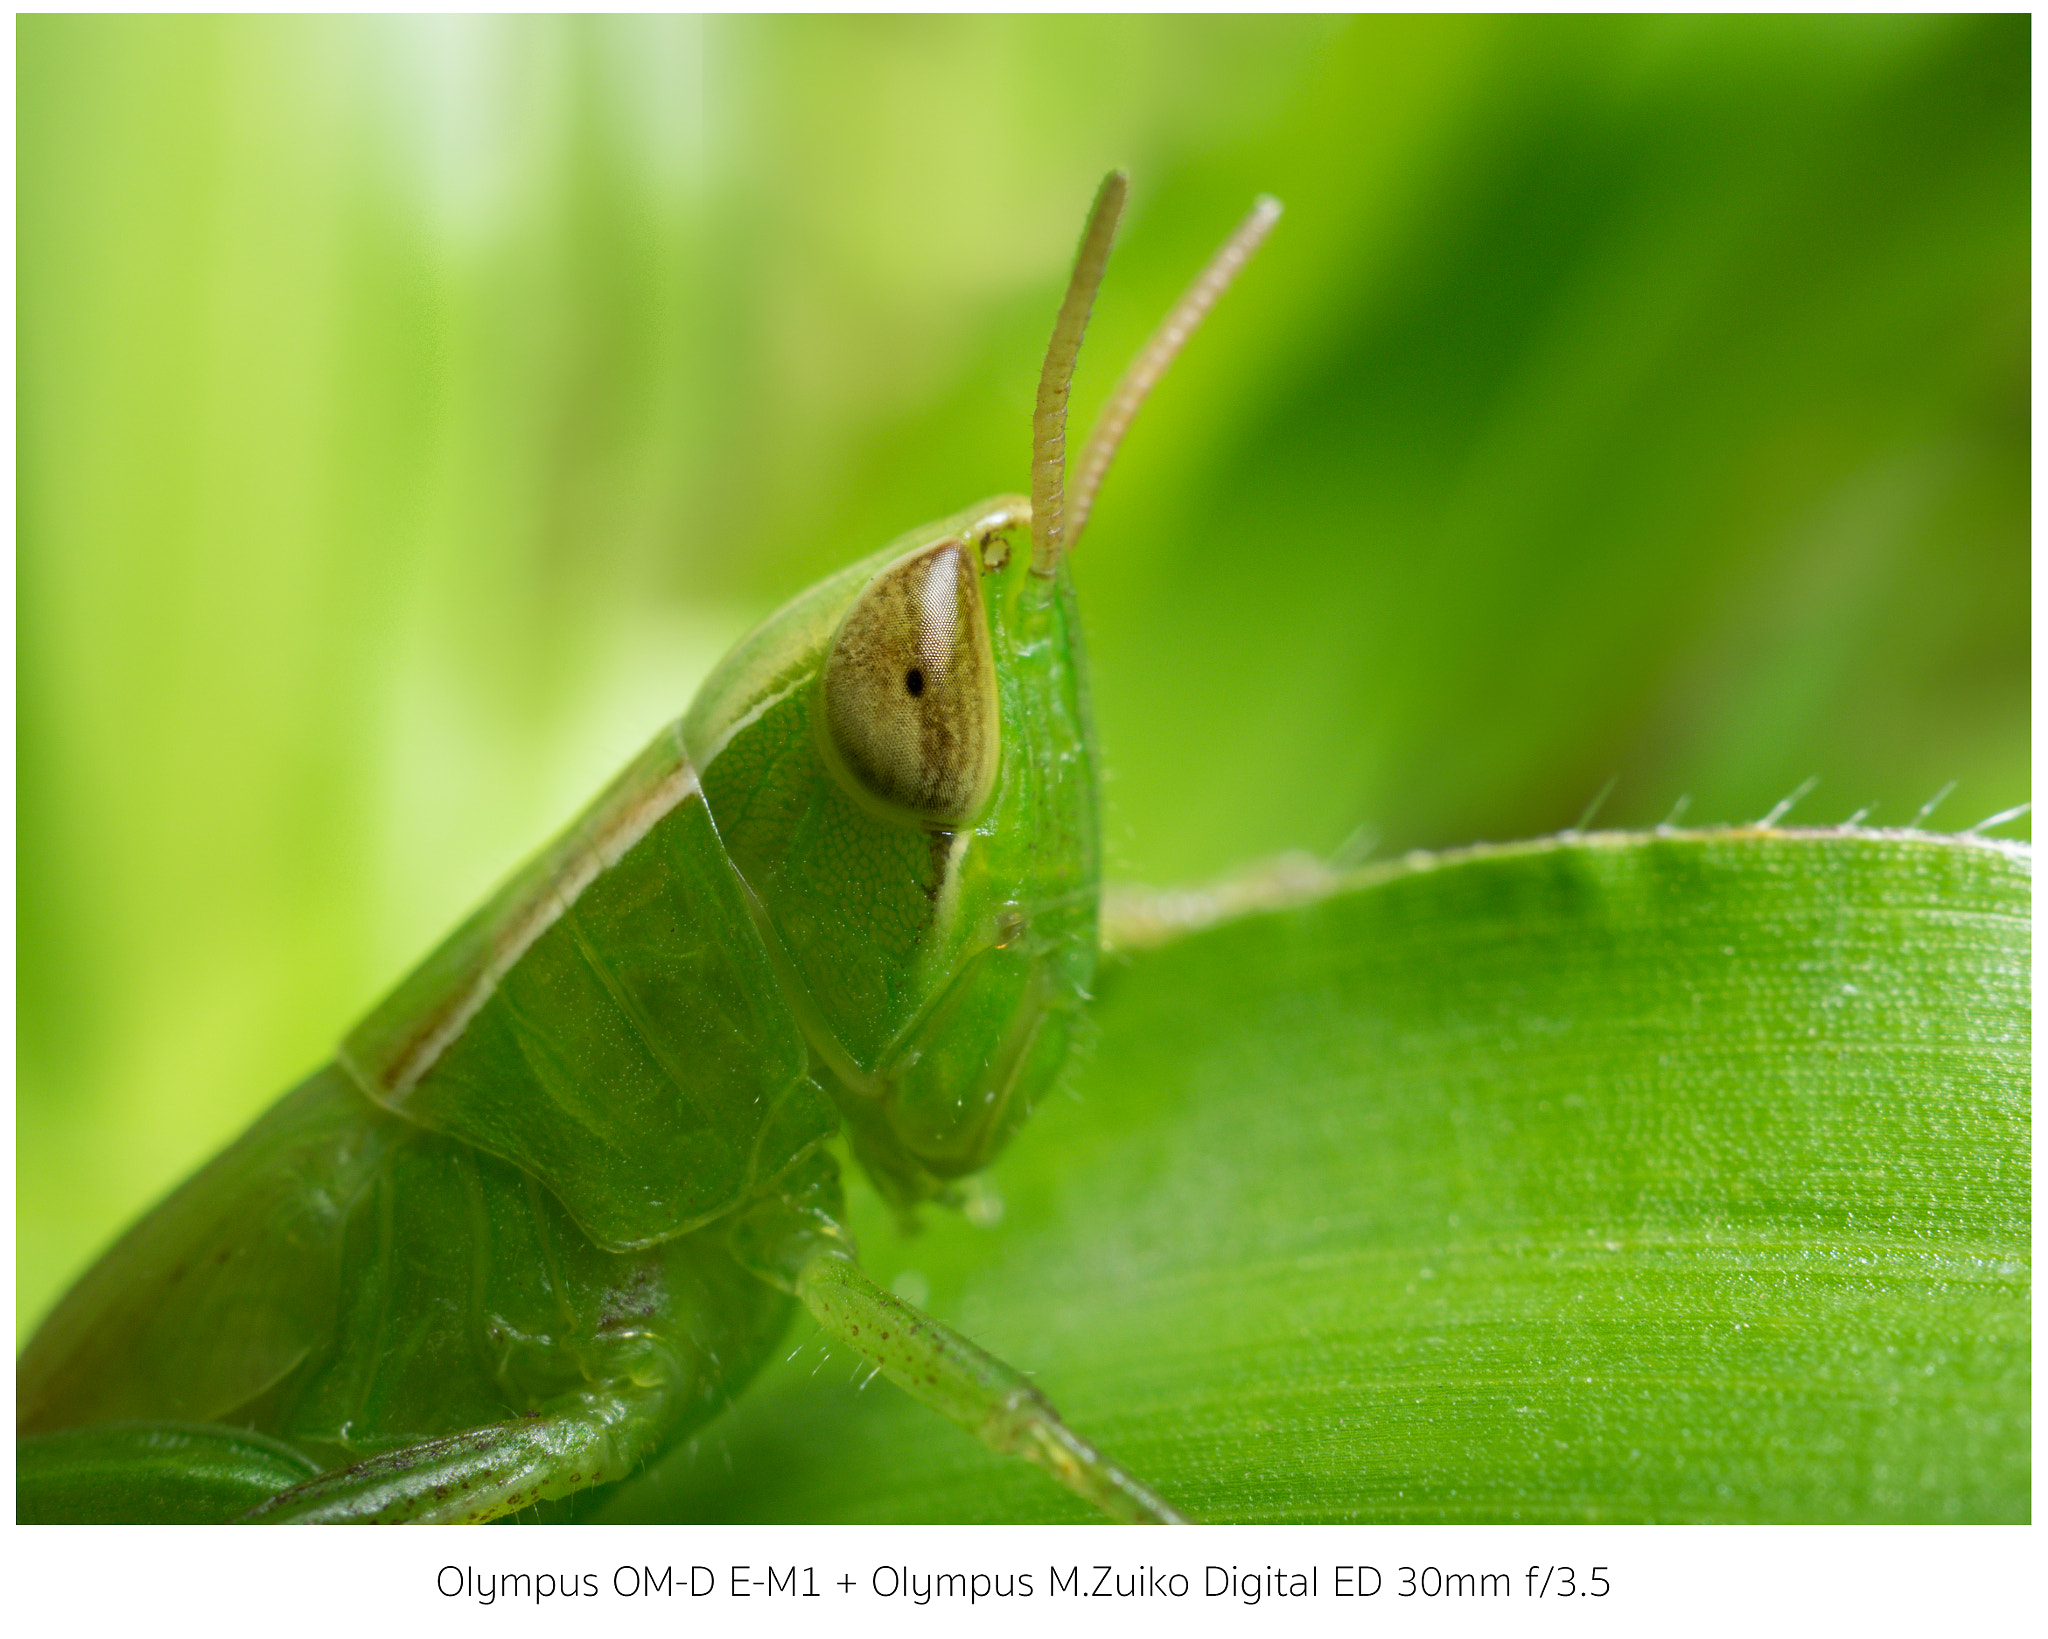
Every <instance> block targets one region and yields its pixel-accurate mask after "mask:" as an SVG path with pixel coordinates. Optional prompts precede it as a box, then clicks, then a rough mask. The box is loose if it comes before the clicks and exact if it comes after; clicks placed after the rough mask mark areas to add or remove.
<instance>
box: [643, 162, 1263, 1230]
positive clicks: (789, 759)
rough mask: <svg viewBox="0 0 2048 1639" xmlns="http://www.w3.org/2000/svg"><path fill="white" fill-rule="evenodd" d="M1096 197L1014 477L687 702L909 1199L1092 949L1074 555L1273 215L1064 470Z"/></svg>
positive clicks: (1028, 1067) (1240, 244) (970, 1135)
mask: <svg viewBox="0 0 2048 1639" xmlns="http://www.w3.org/2000/svg"><path fill="white" fill-rule="evenodd" d="M1123 197H1124V179H1123V176H1122V174H1121V173H1120V172H1117V173H1112V174H1111V175H1110V177H1109V178H1108V179H1107V180H1106V181H1105V182H1104V183H1103V186H1102V190H1101V192H1100V193H1099V194H1098V195H1097V197H1096V201H1095V208H1094V210H1093V212H1092V213H1091V215H1090V217H1089V220H1088V226H1087V229H1086V231H1085V232H1084V234H1083V236H1082V242H1081V250H1080V254H1079V256H1078V258H1077V260H1076V265H1075V269H1074V276H1073V279H1072V282H1071V283H1070V284H1069V287H1068V290H1067V295H1066V299H1065V301H1064V302H1063V303H1062V304H1061V308H1060V313H1059V318H1058V320H1057V322H1056V323H1055V326H1054V329H1053V338H1052V344H1051V346H1050V348H1049V349H1048V351H1047V355H1046V362H1045V369H1044V373H1043V375H1042V377H1041V379H1040V383H1039V392H1038V409H1037V414H1036V416H1035V418H1034V422H1033V460H1032V498H1031V499H1030V500H1029V501H1026V500H1024V499H1022V498H1021V497H1017V496H1001V497H997V498H996V499H994V500H991V501H986V502H983V503H982V504H981V505H980V506H978V507H972V508H970V509H968V510H967V511H966V512H962V513H959V514H957V515H956V516H954V517H951V518H947V519H942V520H941V521H940V522H938V523H935V524H931V525H928V526H926V527H925V528H923V529H919V530H913V531H912V532H911V533H910V534H908V535H905V536H903V537H901V538H900V539H898V540H896V541H894V542H892V543H891V544H890V545H889V546H887V547H885V548H883V550H882V551H880V552H878V553H876V554H875V555H874V556H873V557H871V558H868V559H865V560H864V561H862V562H860V563H857V564H855V565H853V566H852V567H851V568H850V569H848V570H846V571H844V572H842V573H841V574H839V575H836V576H834V577H833V578H832V579H830V580H828V581H825V582H824V583H822V584H821V585H819V586H817V587H814V588H813V589H812V590H811V591H810V592H808V593H806V594H804V596H803V597H801V598H799V599H797V600H796V601H795V602H794V603H792V604H790V605H789V606H788V607H787V608H785V609H784V610H783V611H782V612H781V613H780V614H778V615H776V616H774V617H772V618H771V619H770V620H769V621H768V622H767V624H765V625H764V626H762V627H761V628H760V629H759V630H758V631H756V632H755V633H754V635H753V636H752V637H750V638H748V639H746V640H745V641H744V642H742V643H741V644H740V645H739V647H738V648H736V649H735V650H734V651H733V653H732V654H731V655H729V656H728V657H727V658H726V660H725V662H724V663H723V664H722V665H721V666H720V667H719V669H718V670H717V671H716V672H714V673H713V674H712V676H711V678H710V679H709V681H707V683H706V684H705V686H704V689H703V691H702V693H700V694H699V696H698V698H697V701H696V702H695V704H693V705H692V706H691V708H690V711H689V713H688V715H687V716H686V717H685V718H684V722H683V736H684V743H685V745H686V747H687V749H688V751H689V755H690V758H691V761H692V762H693V763H694V764H695V765H696V767H697V770H698V774H699V778H700V779H701V781H702V783H703V788H704V794H705V800H706V803H707V805H708V807H709V809H710V812H711V815H712V818H713V821H714V823H715V824H716V825H717V827H718V831H719V835H720V838H721V840H722V841H723V842H724V844H725V847H726V850H727V852H728V854H729V856H730V858H731V859H732V862H733V864H734V865H735V867H736V868H737V869H738V871H739V873H740V875H741V877H742V878H743V879H744V881H745V882H746V884H747V886H748V888H749V889H750V890H751V895H750V899H751V904H752V906H753V907H754V909H755V911H756V919H757V922H758V924H759V927H760V930H761V932H762V934H763V937H764V940H765V942H766V943H767V945H768V948H769V954H770V958H771V960H772V961H773V962H774V963H775V965H776V967H777V969H778V971H779V972H780V973H781V975H782V978H783V982H784V990H785V992H786V994H787V995H788V997H789V1000H790V1005H791V1007H792V1009H793V1011H794V1012H795V1013H796V1015H797V1017H798V1019H799V1020H800V1022H801V1023H802V1025H803V1028H804V1032H805V1035H806V1037H807V1038H808V1039H809V1041H810V1043H811V1047H812V1053H813V1058H814V1062H815V1064H816V1067H817V1069H818V1071H819V1072H820V1079H821V1080H823V1081H824V1082H826V1083H827V1085H828V1086H829V1088H830V1090H831V1091H832V1093H833V1096H834V1098H835V1099H836V1100H837V1102H838V1104H839V1107H840V1110H841V1112H842V1114H843V1115H844V1116H845V1118H846V1121H847V1124H848V1128H849V1130H850V1132H851V1135H852V1139H853V1144H854V1148H855V1150H856V1152H857V1153H858V1154H859V1155H860V1157H861V1159H862V1161H863V1162H864V1163H865V1165H866V1166H867V1168H868V1170H869V1172H870V1173H871V1174H872V1175H873V1176H874V1178H875V1181H876V1183H877V1184H878V1185H879V1186H880V1187H881V1189H882V1191H883V1193H884V1194H885V1195H887V1196H889V1197H890V1199H891V1200H892V1201H894V1202H895V1203H896V1204H897V1206H898V1207H899V1208H903V1209H907V1208H908V1207H910V1206H911V1205H912V1204H914V1203H915V1202H916V1201H919V1200H922V1199H926V1198H929V1197H932V1196H935V1195H938V1194H940V1193H942V1192H943V1190H944V1189H945V1187H946V1183H947V1181H948V1180H950V1179H953V1178H957V1177H960V1176H962V1175H963V1174H966V1173H969V1172H973V1171H975V1170H977V1169H978V1168H980V1167H982V1166H984V1165H986V1164H987V1163H988V1161H989V1160H990V1159H992V1158H993V1157H994V1155H995V1154H996V1152H997V1151H998V1150H999V1149H1000V1148H1001V1147H1002V1144H1003V1142H1004V1141H1005V1140H1006V1139H1007V1137H1008V1136H1009V1134H1010V1133H1011V1132H1012V1131H1013V1130H1014V1129H1015V1128H1016V1126H1017V1124H1018V1123H1019V1122H1021V1121H1022V1120H1023V1118H1024V1116H1025V1115H1026V1114H1028V1113H1029V1111H1030V1109H1031V1107H1032V1104H1033V1103H1034V1101H1035V1100H1036V1099H1037V1097H1038V1096H1039V1095H1040V1094H1041V1093H1043V1092H1044V1091H1045V1089H1046V1088H1047V1087H1048V1086H1050V1085H1051V1083H1052V1081H1053V1079H1054V1077H1055V1076H1057V1075H1058V1073H1059V1070H1060V1066H1061V1065H1062V1063H1063V1062H1064V1061H1065V1058H1066V1053H1067V1047H1068V1042H1069V1040H1070V1038H1071V1036H1072V1034H1073V1030H1074V1027H1075V1024H1076V1021H1077V1020H1078V1018H1079V1015H1080V1012H1081V1009H1082V1007H1083V1005H1084V1003H1085V1001H1086V999H1087V994H1088V986H1089V984H1090V982H1091V980H1092V978H1093V975H1094V970H1095V953H1096V904H1097V898H1098V893H1099V875H1098V855H1099V849H1098V839H1097V831H1098V823H1099V822H1098V799H1097V788H1096V770H1095V752H1094V735H1093V730H1092V727H1091V725H1090V722H1089V716H1088V689H1087V679H1086V672H1085V665H1084V661H1083V657H1082V651H1081V638H1080V624H1079V620H1078V617H1077V615H1076V612H1075V607H1074V594H1073V583H1072V580H1071V578H1070V576H1069V573H1068V569H1067V554H1068V553H1069V552H1070V551H1071V550H1072V548H1073V546H1074V544H1075V542H1076V541H1078V539H1079V538H1080V533H1081V530H1082V528H1083V526H1084V525H1085V523H1086V521H1087V517H1088V512H1089V509H1090V507H1091V505H1092V503H1093V500H1094V495H1095V491H1096V488H1097V486H1098V485H1099V484H1100V483H1101V480H1102V476H1103V474H1104V473H1105V472H1106V471H1107V469H1108V466H1109V463H1110V459H1111V458H1112V456H1113V455H1114V454H1115V451H1116V448H1117V445H1118V443H1119V441H1120V440H1121V438H1122V435H1123V432H1124V430H1125V428H1126V427H1127V426H1128V425H1129V423H1130V420H1131V416H1132V414H1133V413H1134V412H1135V410H1136V408H1137V406H1138V404H1139V403H1140V402H1141V401H1142V400H1143V398H1144V397H1145V395H1146V393H1148V392H1149V391H1150V389H1151V387H1152V385H1153V383H1154V382H1156V381H1157V380H1158V378H1159V376H1160V375H1161V373H1163V371H1164V370H1165V368H1166V365H1167V363H1168V362H1170V361H1171V359H1172V358H1173V357H1174V355H1175V354H1176V353H1177V352H1178V351H1179V348H1180V346H1181V345H1182V343H1183V342H1184V341H1185V340H1186V338H1187V336H1188V334H1189V333H1190V331H1191V330H1192V329H1193V327H1194V325H1195V324H1196V323H1197V322H1198V321H1199V320H1200V318H1201V317H1202V315H1203V314H1204V313H1206V312H1207V310H1208V308H1209V306H1210V305H1211V304H1213V302H1214V301H1215V299H1216V297H1217V296H1218V295H1219V294H1220V293H1221V291H1222V289H1223V288H1224V286H1225V285H1226V284H1228V282H1229V280H1230V279H1231V277H1232V276H1234V274H1235V272H1236V270H1237V268H1238V267H1239V266H1241V265H1242V263H1243V261H1244V259H1245V258H1246V257H1247V256H1248V255H1249V254H1250V252H1251V250H1252V248H1253V247H1254V246H1256V244H1257V243H1258V241H1259V240H1260V239H1261V238H1263V237H1264V235H1265V233H1266V231H1267V229H1268V228H1269V227H1270V226H1271V225H1272V222H1273V220H1274V218H1275V217H1276V216H1277V215H1278V207H1277V206H1276V205H1274V204H1273V203H1272V202H1271V201H1270V200H1262V201H1261V202H1260V204H1259V206H1258V208H1257V209H1255V210H1254V211H1253V213H1252V215H1251V216H1250V217H1249V218H1248V219H1247V220H1246V222H1245V223H1244V224H1243V225H1242V226H1241V227H1240V228H1239V229H1238V231H1237V233H1236V234H1235V235H1234V236H1233V237H1232V238H1231V239H1230V241H1229V242H1228V243H1226V244H1225V246H1224V248H1223V250H1222V251H1221V252H1219V253H1218V255H1217V257H1216V258H1215V259H1214V260H1213V261H1212V262H1211V263H1210V265H1209V267H1208V268H1207V269H1206V270H1205V271H1204V272H1203V274H1202V276H1201V277H1200V278H1199V279H1198V280H1197V281H1196V282H1195V284H1194V286H1193V287H1192V288H1191V289H1190V290H1189V291H1188V293H1187V294H1186V295H1185V296H1184V297H1183V298H1182V300H1181V301H1180V303H1179V304H1178V305H1177V306H1176V307H1175V308H1174V310H1173V312H1172V313H1171V314H1169V315H1168V317H1167V319H1166V321H1165V322H1164V323H1163V324H1162V325H1161V326H1160V328H1159V330H1158V331H1157V332H1156V333H1155V334H1154V336H1153V338H1152V340H1151V341H1150V342H1149V343H1148V344H1147V346H1146V348H1145V349H1144V351H1143V352H1141V353H1140V355H1139V356H1138V359H1137V360H1136V361H1135V362H1134V363H1133V364H1132V366H1131V368H1130V370H1129V371H1128V372H1127V373H1126V374H1125V376H1124V378H1123V380H1122V382H1120V383H1119V384H1118V386H1117V388H1116V389H1115V391H1114V392H1113V393H1112V394H1111V397H1110V400H1109V402H1108V404H1107V405H1106V406H1105V408H1104V410H1103V412H1102V415H1101V419H1100V420H1099V422H1098V423H1097V427H1096V430H1095V432H1094V433H1093V434H1092V435H1091V437H1090V438H1089V441H1088V443H1087V445H1086V446H1085V447H1084V449H1083V451H1082V454H1081V457H1080V461H1079V464H1078V466H1077V468H1076V475H1075V481H1074V484H1073V486H1072V490H1071V492H1069V490H1068V487H1067V485H1066V481H1065V474H1066V454H1065V451H1066V407H1067V393H1068V386H1069V383H1070V380H1071V377H1072V373H1073V366H1074V361H1075V358H1076V355H1077V353H1078V350H1079V347H1080V341H1081V334H1082V331H1083V329H1084V328H1085V327H1086V324H1087V320H1088V313H1089V310H1090V308H1091V307H1092V306H1093V303H1094V298H1095V291H1096V287H1097V285H1098V284H1099V282H1100V280H1101V277H1102V272H1103V268H1104V266H1105V264H1106V262H1107V259H1108V255H1109V244H1110V239H1111V236H1112V235H1113V233H1114V231H1115V227H1116V219H1117V215H1118V213H1119V211H1120V210H1121V208H1122V204H1123Z"/></svg>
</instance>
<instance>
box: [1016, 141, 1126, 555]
mask: <svg viewBox="0 0 2048 1639" xmlns="http://www.w3.org/2000/svg"><path fill="white" fill-rule="evenodd" d="M1129 184H1130V179H1129V178H1128V177H1127V176H1125V175H1124V173H1123V172H1122V171H1111V172H1110V173H1109V175H1108V176H1106V177H1104V178H1103V179H1102V186H1101V187H1100V188H1099V189H1098V190H1096V194H1095V204H1094V207H1093V208H1092V209H1091V210H1090V211H1089V212H1088V226H1087V227H1085V228H1083V229H1082V230H1081V250H1080V254H1079V255H1077V256H1076V257H1075V258H1074V276H1073V277H1072V278H1071V279H1069V280H1068V281H1067V294H1066V299H1065V300H1064V301H1062V302H1061V303H1060V313H1059V317H1058V318H1056V319H1055V320H1053V324H1052V342H1051V344H1050V345H1049V346H1048V347H1047V348H1046V350H1045V368H1044V369H1042V370H1040V371H1039V372H1038V408H1037V410H1036V411H1034V412H1033V414H1032V417H1031V572H1032V573H1033V574H1035V575H1050V574H1051V573H1052V572H1053V569H1054V568H1055V567H1056V566H1057V565H1058V563H1059V561H1060V553H1061V552H1062V551H1063V550H1064V547H1063V545H1062V540H1063V538H1064V536H1065V533H1066V530H1065V520H1064V517H1063V503H1064V500H1065V489H1066V477H1067V393H1068V391H1069V389H1071V388H1072V386H1073V384H1074V360H1075V359H1076V358H1077V357H1079V355H1080V352H1081V335H1082V332H1083V331H1085V330H1086V329H1087V328H1088V315H1089V314H1090V313H1091V312H1093V311H1094V308H1095V292H1096V291H1097V290H1098V289H1099V288H1100V287H1101V285H1102V270H1103V268H1104V267H1106V266H1107V265H1108V263H1109V242H1110V241H1111V240H1112V239H1114V238H1115V237H1116V222H1117V218H1118V217H1119V216H1121V215H1123V210H1124V193H1125V191H1126V190H1127V188H1128V187H1129Z"/></svg>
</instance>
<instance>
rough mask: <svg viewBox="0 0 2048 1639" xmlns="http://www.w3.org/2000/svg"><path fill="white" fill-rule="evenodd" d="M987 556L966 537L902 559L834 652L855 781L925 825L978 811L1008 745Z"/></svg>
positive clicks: (835, 685)
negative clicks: (986, 599)
mask: <svg viewBox="0 0 2048 1639" xmlns="http://www.w3.org/2000/svg"><path fill="white" fill-rule="evenodd" d="M977 570H978V566H977V564H976V562H975V559H974V556H973V554H972V553H970V552H969V551H968V549H967V543H966V542H964V541H959V540H946V541H941V542H939V543H938V545H936V546H928V547H923V548H920V549H919V550H918V551H915V552H913V553H911V554H910V555H909V556H908V557H903V558H898V559H897V560H896V562H894V563H892V564H890V565H889V566H888V568H886V569H884V570H882V571H881V572H880V573H879V574H878V575H876V576H875V578H874V579H873V580H872V581H870V582H869V583H868V584H867V586H866V588H865V589H863V591H862V592H861V594H860V596H859V597H858V598H856V599H855V600H854V604H853V607H852V608H851V609H849V610H848V611H847V614H846V618H845V620H844V621H842V622H841V623H840V627H839V635H838V636H837V637H836V638H834V639H833V642H832V652H831V655H830V656H829V657H828V659H827V660H826V662H825V683H824V688H825V726H826V732H827V736H828V738H829V739H830V741H831V745H832V749H833V750H834V751H835V752H837V753H838V759H837V760H838V762H839V764H840V766H841V768H842V769H843V770H844V772H845V773H846V775H847V776H848V777H849V779H850V781H851V783H852V784H853V785H854V786H856V787H857V788H858V789H859V790H860V791H862V792H863V793H865V794H866V795H867V796H868V797H870V798H872V799H875V800H877V801H879V802H880V803H881V804H882V805H884V806H885V807H886V808H888V809H890V810H892V811H894V812H896V813H899V814H902V815H905V816H907V817H909V818H912V819H915V820H917V821H919V822H921V823H923V824H927V825H936V826H940V827H943V828H951V827H955V826H960V825H965V824H967V823H968V822H969V821H971V820H972V819H973V818H974V817H975V815H976V814H978V813H980V811H981V809H982V807H983V805H984V804H985V803H986V802H987V801H988V794H989V790H990V788H991V787H992V786H993V785H994V784H995V778H996V764H997V762H998V761H999V760H1000V757H1001V754H1002V737H1001V711H1000V705H999V701H998V697H997V694H996V669H995V660H994V657H993V656H992V654H991V653H990V650H989V638H988V622H987V621H986V619H984V618H983V615H982V609H981V589H980V586H979V585H978V584H977V583H978V580H979V575H978V572H977Z"/></svg>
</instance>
